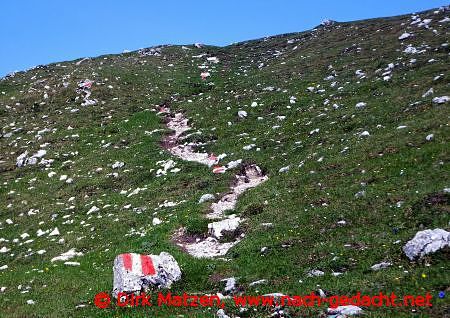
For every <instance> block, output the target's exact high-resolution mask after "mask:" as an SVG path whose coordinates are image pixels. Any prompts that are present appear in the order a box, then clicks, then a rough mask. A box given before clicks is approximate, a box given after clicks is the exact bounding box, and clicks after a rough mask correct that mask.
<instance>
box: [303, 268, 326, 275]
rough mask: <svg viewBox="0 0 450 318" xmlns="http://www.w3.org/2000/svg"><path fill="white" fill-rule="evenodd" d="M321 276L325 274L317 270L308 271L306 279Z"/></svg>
mask: <svg viewBox="0 0 450 318" xmlns="http://www.w3.org/2000/svg"><path fill="white" fill-rule="evenodd" d="M323 275H325V273H324V272H322V271H321V270H318V269H313V270H310V271H309V272H308V274H307V276H308V277H314V276H323Z"/></svg>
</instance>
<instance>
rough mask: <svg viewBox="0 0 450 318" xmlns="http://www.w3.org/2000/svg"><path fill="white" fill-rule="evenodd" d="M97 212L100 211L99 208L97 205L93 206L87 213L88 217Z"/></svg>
mask: <svg viewBox="0 0 450 318" xmlns="http://www.w3.org/2000/svg"><path fill="white" fill-rule="evenodd" d="M97 211H100V209H99V208H98V207H96V206H95V205H93V206H92V207H91V208H90V209H89V211H87V213H86V214H87V215H89V214H91V213H94V212H97Z"/></svg>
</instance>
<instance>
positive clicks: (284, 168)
mask: <svg viewBox="0 0 450 318" xmlns="http://www.w3.org/2000/svg"><path fill="white" fill-rule="evenodd" d="M290 168H291V166H286V167H282V168H280V170H278V172H280V173H283V172H288V171H289V169H290Z"/></svg>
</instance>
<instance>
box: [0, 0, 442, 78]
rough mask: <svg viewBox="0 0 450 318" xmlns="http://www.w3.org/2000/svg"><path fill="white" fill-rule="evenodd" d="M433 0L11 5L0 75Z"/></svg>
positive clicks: (220, 41) (6, 9)
mask: <svg viewBox="0 0 450 318" xmlns="http://www.w3.org/2000/svg"><path fill="white" fill-rule="evenodd" d="M446 4H448V0H447V1H438V0H427V1H423V0H407V1H406V0H404V1H403V0H401V1H395V0H394V1H393V0H389V1H386V0H376V1H373V0H365V1H362V0H360V1H355V0H354V1H349V0H331V1H321V0H309V1H301V0H297V1H295V0H292V1H282V0H278V1H265V0H259V1H258V0H248V1H244V0H240V1H238V0H226V1H225V0H223V1H222V0H210V1H202V0H192V1H187V0H179V1H171V0H166V1H156V0H155V1H151V0H148V1H143V0H136V1H133V0H129V1H123V0H109V1H106V0H98V1H97V0H91V1H72V0H63V1H60V0H36V1H35V0H29V1H25V0H12V1H2V3H1V4H0V41H1V42H0V76H2V75H5V74H6V73H9V72H11V71H14V70H23V69H26V68H29V67H32V66H35V65H38V64H47V63H51V62H57V61H65V60H72V59H76V58H79V57H85V56H97V55H101V54H106V53H120V52H122V51H123V50H124V49H129V50H135V49H138V48H142V47H148V46H152V45H158V44H189V43H194V42H202V43H207V44H214V45H227V44H230V43H232V42H237V41H242V40H249V39H254V38H259V37H263V36H266V35H275V34H280V33H287V32H295V31H303V30H307V29H310V28H312V27H314V26H316V25H318V24H319V23H320V22H321V21H322V20H323V19H325V18H330V19H333V20H337V21H351V20H359V19H365V18H374V17H381V16H391V15H398V14H404V13H409V12H415V11H421V10H425V9H430V8H434V7H439V6H442V5H446Z"/></svg>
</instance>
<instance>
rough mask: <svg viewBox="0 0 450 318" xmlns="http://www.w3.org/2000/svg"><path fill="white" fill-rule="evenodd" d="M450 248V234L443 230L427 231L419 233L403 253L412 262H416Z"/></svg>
mask: <svg viewBox="0 0 450 318" xmlns="http://www.w3.org/2000/svg"><path fill="white" fill-rule="evenodd" d="M449 246H450V232H447V231H445V230H443V229H434V230H425V231H419V232H417V233H416V235H415V236H414V238H413V239H411V240H410V241H408V242H407V243H406V244H405V246H403V252H405V254H406V256H407V257H408V258H409V259H410V260H414V259H416V258H422V257H423V256H425V255H428V254H431V253H434V252H437V251H438V250H440V249H443V248H444V247H449Z"/></svg>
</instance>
